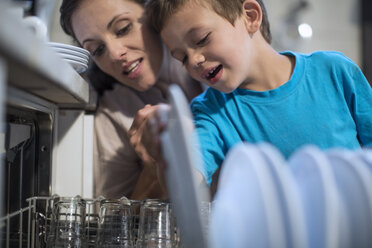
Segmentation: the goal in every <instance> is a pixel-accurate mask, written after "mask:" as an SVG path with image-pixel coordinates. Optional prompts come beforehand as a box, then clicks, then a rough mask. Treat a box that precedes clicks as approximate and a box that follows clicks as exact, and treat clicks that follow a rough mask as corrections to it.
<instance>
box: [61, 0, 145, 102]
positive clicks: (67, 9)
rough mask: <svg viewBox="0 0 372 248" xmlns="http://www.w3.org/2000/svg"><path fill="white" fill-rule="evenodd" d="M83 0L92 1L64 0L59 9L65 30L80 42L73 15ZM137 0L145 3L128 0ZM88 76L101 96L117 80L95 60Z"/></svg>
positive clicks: (143, 0) (103, 1)
mask: <svg viewBox="0 0 372 248" xmlns="http://www.w3.org/2000/svg"><path fill="white" fill-rule="evenodd" d="M83 1H90V0H63V2H62V5H61V7H60V9H59V12H60V14H61V17H60V24H61V27H62V29H63V31H64V32H65V33H66V34H68V35H70V36H71V37H72V38H73V39H74V41H75V42H77V43H78V44H79V42H78V40H77V39H76V36H75V33H74V30H73V28H72V22H71V17H72V15H73V14H74V12H75V11H76V10H77V9H78V8H79V7H80V5H81V3H82V2H83ZM105 1H106V0H102V4H105ZM122 1H125V0H122ZM127 1H132V2H136V3H138V4H140V5H142V6H144V4H145V0H127ZM79 45H80V44H79ZM86 75H87V77H88V80H89V82H90V84H91V85H92V86H93V87H94V89H95V90H96V91H97V93H98V94H99V95H100V96H101V95H102V94H103V92H104V91H105V90H111V89H113V86H114V84H115V83H117V81H116V80H115V79H114V78H113V77H111V76H110V75H108V74H106V73H104V72H103V71H102V70H101V69H100V68H99V67H98V66H97V65H96V64H95V63H94V62H93V63H91V65H90V66H89V69H88V71H87V74H86Z"/></svg>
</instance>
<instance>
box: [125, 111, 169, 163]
mask: <svg viewBox="0 0 372 248" xmlns="http://www.w3.org/2000/svg"><path fill="white" fill-rule="evenodd" d="M168 112H169V106H168V105H166V104H158V105H155V106H151V105H146V106H145V107H144V108H143V109H141V110H139V111H138V112H137V114H136V116H135V118H134V120H133V124H132V126H131V128H130V129H129V132H128V134H129V139H130V143H131V145H132V146H133V148H134V149H135V151H136V153H137V154H138V156H139V157H140V158H141V159H142V160H143V161H144V162H145V164H154V163H157V164H158V165H159V167H160V169H164V168H165V162H164V159H163V156H162V153H161V145H160V134H161V132H162V131H163V130H164V129H165V127H166V123H167V116H168Z"/></svg>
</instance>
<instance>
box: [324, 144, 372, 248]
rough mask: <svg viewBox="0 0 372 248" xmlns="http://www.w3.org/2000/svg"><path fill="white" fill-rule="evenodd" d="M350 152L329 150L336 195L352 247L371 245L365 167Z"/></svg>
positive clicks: (368, 182)
mask: <svg viewBox="0 0 372 248" xmlns="http://www.w3.org/2000/svg"><path fill="white" fill-rule="evenodd" d="M354 155H355V154H353V153H352V152H351V151H346V150H341V149H340V150H335V149H333V150H330V151H328V152H327V156H328V158H329V160H330V162H331V166H332V169H333V173H334V175H335V178H336V183H337V186H338V189H339V191H340V195H341V196H342V197H343V199H344V204H345V206H346V211H347V213H348V216H349V222H350V229H351V231H352V232H351V245H352V247H371V246H372V236H371V233H372V226H371V225H372V216H371V205H370V204H371V202H370V196H371V189H370V187H371V185H370V184H371V182H372V178H371V175H370V174H369V171H368V169H367V168H366V167H365V165H364V164H363V162H361V161H360V160H359V159H358V158H357V157H356V156H354Z"/></svg>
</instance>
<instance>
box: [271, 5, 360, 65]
mask: <svg viewBox="0 0 372 248" xmlns="http://www.w3.org/2000/svg"><path fill="white" fill-rule="evenodd" d="M298 2H300V0H264V3H265V5H266V7H267V11H268V15H269V21H270V24H271V27H272V33H273V46H274V47H275V48H276V49H277V50H279V51H281V50H292V51H299V52H306V53H307V52H312V51H315V50H336V51H340V52H342V53H344V54H345V55H346V56H348V57H350V58H351V59H352V60H354V61H355V62H356V63H357V64H358V65H359V66H360V65H361V62H362V58H361V48H362V44H361V28H360V22H361V20H360V14H359V7H360V1H359V0H309V1H308V3H309V6H308V8H307V9H306V10H303V11H302V12H300V14H299V18H298V22H299V23H308V24H310V25H311V26H312V29H313V37H312V38H311V39H309V40H304V39H301V38H298V39H294V38H292V39H291V38H288V36H289V35H286V37H285V34H286V32H285V30H286V29H285V25H283V20H284V19H285V17H286V16H288V15H287V14H288V11H289V9H290V7H291V6H293V5H295V4H297V3H298ZM283 35H284V37H283Z"/></svg>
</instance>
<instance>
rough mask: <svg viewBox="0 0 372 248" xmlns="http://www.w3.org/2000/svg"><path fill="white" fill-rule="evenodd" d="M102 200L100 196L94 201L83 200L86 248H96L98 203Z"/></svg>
mask: <svg viewBox="0 0 372 248" xmlns="http://www.w3.org/2000/svg"><path fill="white" fill-rule="evenodd" d="M104 199H105V198H104V197H102V196H101V197H98V198H96V199H85V200H86V215H85V232H86V244H87V248H96V247H97V248H98V246H97V235H98V223H99V208H100V202H101V201H102V200H104Z"/></svg>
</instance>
